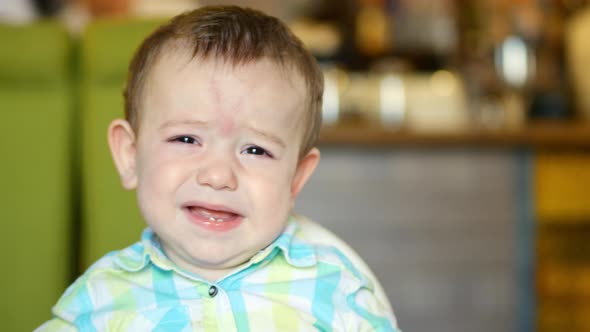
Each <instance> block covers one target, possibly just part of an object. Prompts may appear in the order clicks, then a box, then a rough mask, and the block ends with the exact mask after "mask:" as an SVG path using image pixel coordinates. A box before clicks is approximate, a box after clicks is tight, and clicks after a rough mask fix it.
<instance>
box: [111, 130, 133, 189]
mask: <svg viewBox="0 0 590 332" xmlns="http://www.w3.org/2000/svg"><path fill="white" fill-rule="evenodd" d="M108 140H109V146H110V148H111V154H112V156H113V160H114V161H115V166H116V167H117V170H118V171H119V175H120V176H121V184H122V185H123V187H124V188H125V189H129V190H131V189H135V188H136V187H137V172H136V168H135V154H136V146H135V134H134V132H133V129H132V128H131V125H129V122H127V121H125V120H121V119H116V120H114V121H113V122H111V124H110V125H109V130H108Z"/></svg>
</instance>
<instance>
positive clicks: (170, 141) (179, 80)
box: [109, 54, 319, 280]
mask: <svg viewBox="0 0 590 332" xmlns="http://www.w3.org/2000/svg"><path fill="white" fill-rule="evenodd" d="M289 74H290V75H289ZM305 93H306V90H305V84H304V81H303V79H302V78H301V77H300V76H299V75H296V74H293V73H292V72H289V71H286V70H282V69H280V68H279V67H278V66H277V65H276V64H274V63H273V62H271V61H268V60H261V61H257V62H253V63H249V64H245V65H239V66H236V67H232V66H231V65H227V64H224V63H222V62H216V61H213V60H202V59H193V60H190V59H189V57H188V56H185V55H182V54H171V55H168V56H166V55H164V56H163V57H162V58H161V59H160V60H159V61H158V63H157V64H156V66H155V67H154V68H153V70H152V72H151V74H150V76H149V81H148V83H147V85H146V87H145V89H144V95H143V98H144V99H143V102H142V105H143V107H142V110H141V112H142V114H141V116H140V119H141V120H140V123H139V128H140V129H139V135H138V137H136V138H135V140H134V139H133V132H132V131H131V130H130V129H129V126H128V124H127V123H126V122H124V121H122V120H117V121H115V122H114V123H113V124H112V125H111V128H110V130H109V132H110V141H111V147H112V149H113V154H114V156H115V159H116V163H117V166H118V168H119V171H120V173H121V177H122V180H123V184H124V186H125V187H127V188H137V193H138V200H139V205H140V209H141V211H142V214H143V216H144V218H145V220H146V222H147V224H148V225H149V226H150V227H152V228H153V230H154V231H155V232H156V234H157V235H158V236H159V238H160V240H161V243H162V245H163V248H164V250H165V252H166V254H167V255H168V256H169V257H170V258H171V259H172V260H173V261H174V262H175V263H176V264H178V265H180V266H181V267H183V268H184V269H187V270H189V271H192V272H194V273H198V274H200V275H201V276H203V277H205V278H207V279H209V280H214V279H217V278H219V277H220V276H222V275H224V274H225V273H227V272H228V271H229V270H231V269H232V268H233V267H236V266H238V265H240V264H241V263H244V262H245V261H247V260H248V259H249V258H250V257H252V256H253V255H255V254H256V253H257V252H258V251H260V250H261V249H263V248H264V247H266V246H267V245H269V244H270V243H271V242H272V241H273V240H274V239H275V238H276V237H277V236H278V235H279V234H280V233H281V232H282V231H283V228H284V226H285V223H286V220H287V217H288V215H289V213H290V210H291V208H292V205H293V202H294V199H295V196H296V195H297V194H298V192H299V190H300V189H301V188H302V186H303V184H304V183H305V181H306V180H307V179H308V177H309V176H310V175H311V173H312V172H313V170H314V168H315V166H316V164H317V162H318V160H319V152H318V151H317V149H313V150H312V151H311V152H310V153H308V154H307V155H306V156H304V157H303V158H302V159H301V160H299V162H298V155H299V148H300V146H301V140H302V135H303V126H304V124H303V118H304V112H305V107H306V105H307V104H306V97H305V96H306V94H305ZM125 136H129V139H128V140H127V139H125ZM117 137H119V138H117ZM121 137H122V138H121ZM126 141H129V142H130V143H129V144H126V143H125V142H126ZM117 142H119V143H117ZM121 142H123V143H121ZM117 150H118V151H123V152H121V153H117V152H116V151H117ZM117 154H119V155H120V156H119V157H118V156H117ZM121 156H122V157H121ZM125 156H127V157H125ZM117 159H119V160H117ZM121 160H122V161H121ZM125 160H127V162H126V161H125Z"/></svg>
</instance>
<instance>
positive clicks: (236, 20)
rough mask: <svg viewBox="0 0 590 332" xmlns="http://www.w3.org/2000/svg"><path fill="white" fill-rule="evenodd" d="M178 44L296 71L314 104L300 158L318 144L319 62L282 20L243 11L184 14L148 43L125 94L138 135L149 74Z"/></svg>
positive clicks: (224, 9)
mask: <svg viewBox="0 0 590 332" xmlns="http://www.w3.org/2000/svg"><path fill="white" fill-rule="evenodd" d="M173 42H181V43H182V44H181V45H183V46H184V45H186V46H187V47H188V48H189V49H190V48H192V56H193V57H200V58H207V57H208V56H214V57H216V58H220V59H222V60H225V61H227V62H229V63H231V64H233V65H240V64H245V63H248V62H251V61H256V60H259V59H262V58H268V59H270V60H271V61H273V62H275V63H277V64H279V65H280V66H282V67H284V68H286V67H289V68H294V69H295V71H296V72H298V73H299V74H300V75H301V76H302V77H303V79H304V80H305V83H306V88H307V99H308V100H307V102H308V103H307V105H308V106H307V112H306V116H305V118H304V122H303V123H304V124H305V132H304V135H303V142H302V145H301V150H300V156H303V155H305V154H306V153H307V152H309V150H310V149H311V148H312V147H313V146H314V145H315V143H316V141H317V138H318V136H319V131H320V127H321V120H322V114H321V109H322V94H323V90H324V79H323V75H322V72H321V70H320V67H319V65H318V63H317V61H316V60H315V59H314V58H313V56H312V55H311V54H310V53H309V52H308V51H307V50H306V49H305V47H304V46H303V44H302V43H301V41H300V40H299V39H298V38H297V37H296V36H295V35H293V33H292V32H291V31H290V30H289V28H288V27H287V26H286V25H285V24H284V23H282V22H281V21H279V20H278V19H277V18H274V17H271V16H268V15H266V14H264V13H262V12H260V11H257V10H253V9H248V8H241V7H237V6H209V7H202V8H199V9H197V10H194V11H190V12H187V13H184V14H181V15H178V16H176V17H174V18H173V19H172V20H171V21H170V22H168V23H166V24H164V25H162V26H161V27H159V28H158V29H156V31H154V32H153V33H152V34H151V35H149V36H148V37H147V38H146V39H145V40H144V41H143V43H142V44H141V45H140V47H139V48H138V50H137V51H136V53H135V55H134V57H133V59H132V60H131V64H130V66H129V76H128V78H127V86H126V87H125V92H124V96H125V117H126V119H127V121H129V123H130V124H131V126H132V127H133V130H135V131H136V132H137V131H138V130H139V124H138V123H139V113H140V112H139V110H140V108H141V95H142V90H143V88H144V86H145V84H146V78H147V77H148V76H149V71H150V70H151V68H152V67H153V66H154V65H155V63H156V61H157V59H158V57H159V56H160V54H161V53H162V51H163V50H164V49H166V47H165V46H168V45H170V43H173Z"/></svg>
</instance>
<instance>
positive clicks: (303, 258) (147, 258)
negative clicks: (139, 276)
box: [115, 216, 317, 272]
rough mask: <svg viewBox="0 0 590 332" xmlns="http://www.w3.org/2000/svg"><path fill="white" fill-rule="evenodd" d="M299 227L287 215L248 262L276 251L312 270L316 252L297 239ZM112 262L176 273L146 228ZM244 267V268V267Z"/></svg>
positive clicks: (126, 267)
mask: <svg viewBox="0 0 590 332" xmlns="http://www.w3.org/2000/svg"><path fill="white" fill-rule="evenodd" d="M297 231H298V225H297V220H296V218H295V217H293V216H290V217H289V221H288V223H287V226H286V227H285V230H284V231H283V233H281V235H279V237H278V238H277V239H276V240H275V241H274V242H273V243H271V244H270V245H269V246H267V247H266V248H264V249H262V250H261V251H260V252H258V253H257V254H256V255H254V257H252V258H251V259H250V262H249V264H247V265H246V266H247V267H249V266H251V265H252V264H257V263H260V262H262V261H264V260H270V259H272V258H273V257H274V255H275V252H276V251H278V252H280V253H282V255H283V256H284V257H285V260H286V261H287V263H289V264H290V265H292V266H294V267H311V266H314V265H316V263H317V258H316V254H315V249H314V247H313V246H312V245H311V244H308V243H305V242H303V241H302V240H301V239H299V238H298V237H297ZM115 255H116V256H115V263H116V264H117V265H119V266H120V267H121V268H123V269H124V270H126V271H128V272H137V271H140V270H142V269H144V268H145V267H146V266H147V265H148V264H149V263H150V262H151V263H153V264H154V265H156V266H158V267H159V268H161V269H164V270H178V268H177V267H176V265H175V264H174V263H173V262H172V261H171V260H170V259H169V258H168V257H167V256H166V254H165V253H164V251H163V250H162V246H161V245H160V242H159V240H158V237H157V235H156V234H155V233H154V232H153V230H152V229H151V228H149V227H148V228H146V229H145V230H144V231H143V233H142V235H141V241H140V242H138V243H136V244H134V245H132V246H130V247H127V248H125V249H123V250H121V251H119V252H118V253H116V254H115ZM247 267H246V268H247Z"/></svg>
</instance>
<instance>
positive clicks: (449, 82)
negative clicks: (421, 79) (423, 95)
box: [430, 70, 457, 97]
mask: <svg viewBox="0 0 590 332" xmlns="http://www.w3.org/2000/svg"><path fill="white" fill-rule="evenodd" d="M430 88H431V89H432V92H433V93H435V94H437V95H439V96H441V97H449V96H452V95H453V94H454V93H455V92H456V90H457V80H456V78H455V76H454V75H453V74H452V73H451V72H449V71H446V70H439V71H436V72H435V73H434V74H432V76H431V77H430Z"/></svg>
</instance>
